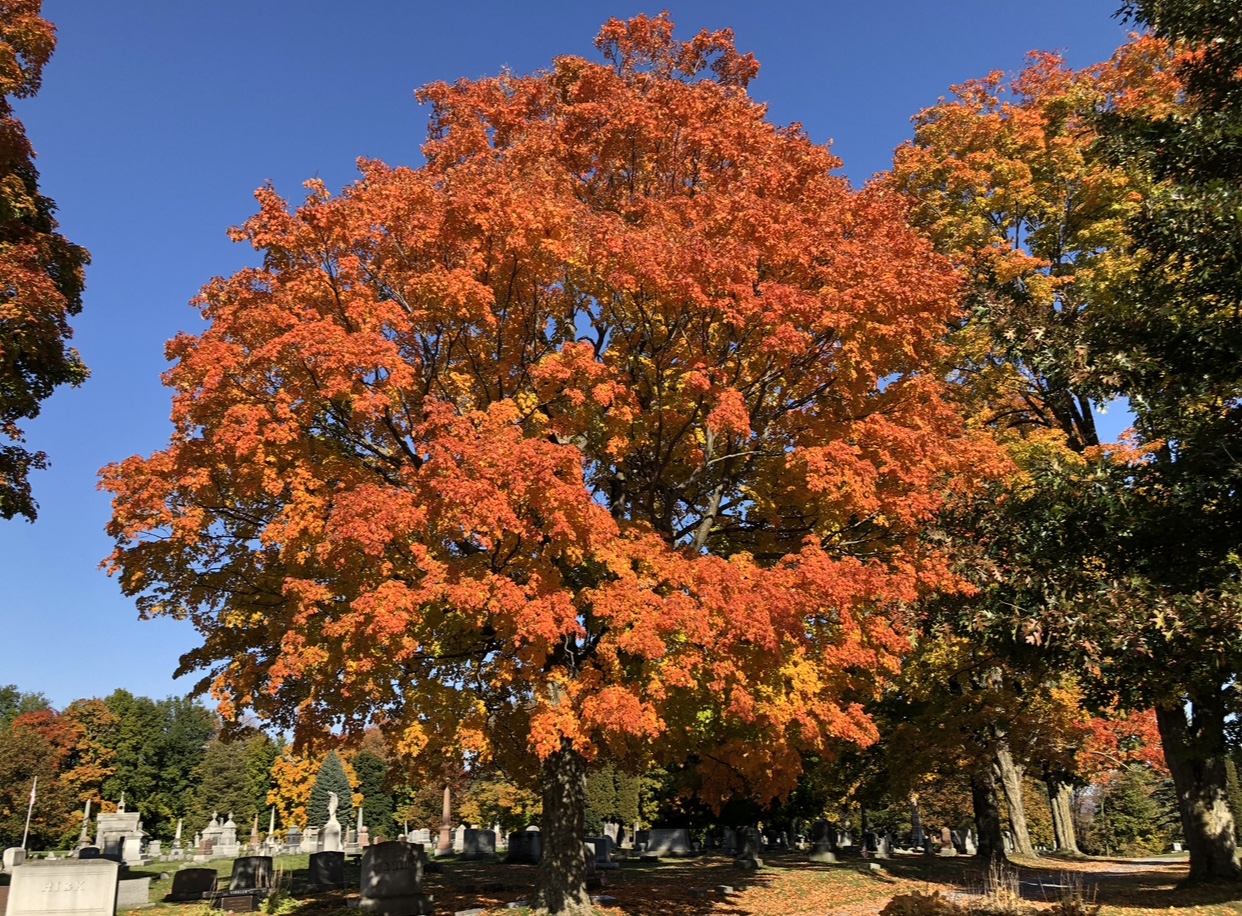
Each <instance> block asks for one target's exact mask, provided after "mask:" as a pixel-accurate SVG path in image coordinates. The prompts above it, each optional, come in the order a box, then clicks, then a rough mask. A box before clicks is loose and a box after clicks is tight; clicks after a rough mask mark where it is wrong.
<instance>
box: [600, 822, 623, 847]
mask: <svg viewBox="0 0 1242 916" xmlns="http://www.w3.org/2000/svg"><path fill="white" fill-rule="evenodd" d="M620 827H621V825H620V824H618V823H616V822H615V821H609V822H608V823H607V824H605V825H604V836H606V837H608V839H610V840H612V842H613V844H614V845H616V843H617V837H618V831H619V830H620Z"/></svg>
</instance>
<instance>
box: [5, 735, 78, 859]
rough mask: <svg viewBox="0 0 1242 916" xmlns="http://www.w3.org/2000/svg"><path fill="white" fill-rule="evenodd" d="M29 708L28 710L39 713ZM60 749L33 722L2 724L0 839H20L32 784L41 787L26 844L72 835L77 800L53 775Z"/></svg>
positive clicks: (50, 844) (38, 845) (39, 845)
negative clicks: (31, 724) (36, 782)
mask: <svg viewBox="0 0 1242 916" xmlns="http://www.w3.org/2000/svg"><path fill="white" fill-rule="evenodd" d="M38 715H39V713H38V712H35V713H27V714H26V716H38ZM61 760H62V754H61V750H60V749H59V748H57V747H56V746H55V745H53V744H52V742H51V741H49V740H48V739H47V738H46V737H44V736H43V735H42V734H41V733H40V732H39V730H38V729H37V728H35V727H29V726H26V725H23V724H22V720H21V719H18V720H17V721H16V722H15V723H13V724H10V725H8V726H3V727H0V843H3V844H4V845H5V847H9V846H20V845H22V833H23V830H24V829H25V823H26V811H27V806H28V805H29V803H30V790H31V785H32V783H33V782H34V780H35V778H36V777H38V780H39V788H38V792H37V794H36V798H35V806H34V810H33V812H32V816H31V820H30V839H29V842H28V843H27V848H28V849H55V848H57V847H58V846H59V845H60V844H61V842H62V841H64V840H66V839H67V838H68V837H69V836H70V835H72V836H75V837H76V830H75V828H76V827H79V826H80V824H81V818H80V817H78V818H75V813H76V807H77V800H76V799H75V798H74V796H73V792H72V790H71V789H70V788H69V787H67V786H65V785H64V784H63V783H61V781H60V780H59V779H58V778H57V776H58V772H57V768H58V765H59V763H60V761H61Z"/></svg>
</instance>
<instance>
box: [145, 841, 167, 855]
mask: <svg viewBox="0 0 1242 916" xmlns="http://www.w3.org/2000/svg"><path fill="white" fill-rule="evenodd" d="M163 854H164V844H163V843H161V842H160V841H159V840H152V841H151V842H150V843H148V844H147V858H150V859H158V858H159V857H160V856H162V855H163Z"/></svg>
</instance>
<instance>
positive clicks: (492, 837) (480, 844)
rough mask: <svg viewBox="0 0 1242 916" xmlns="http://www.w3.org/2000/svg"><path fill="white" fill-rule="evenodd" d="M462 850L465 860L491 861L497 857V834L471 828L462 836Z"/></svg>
mask: <svg viewBox="0 0 1242 916" xmlns="http://www.w3.org/2000/svg"><path fill="white" fill-rule="evenodd" d="M461 848H462V858H464V859H490V858H491V857H492V856H494V855H496V834H495V833H494V832H492V831H491V830H475V829H474V828H470V829H468V830H466V832H465V834H464V835H463V836H462V842H461Z"/></svg>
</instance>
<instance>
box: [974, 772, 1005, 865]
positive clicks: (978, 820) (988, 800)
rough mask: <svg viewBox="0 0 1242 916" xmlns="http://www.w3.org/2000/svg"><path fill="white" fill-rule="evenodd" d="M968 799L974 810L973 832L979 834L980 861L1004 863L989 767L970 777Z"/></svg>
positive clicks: (1003, 841) (1003, 846)
mask: <svg viewBox="0 0 1242 916" xmlns="http://www.w3.org/2000/svg"><path fill="white" fill-rule="evenodd" d="M970 799H971V801H972V802H973V803H974V808H975V830H976V831H977V832H978V834H979V851H978V853H977V855H978V857H979V858H980V859H983V860H984V861H987V862H1006V861H1008V860H1007V859H1006V858H1005V840H1004V838H1003V837H1002V836H1001V817H1000V806H999V805H997V803H996V779H995V777H993V776H992V768H991V767H981V768H980V769H979V770H977V771H976V772H974V773H972V774H971V775H970Z"/></svg>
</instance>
